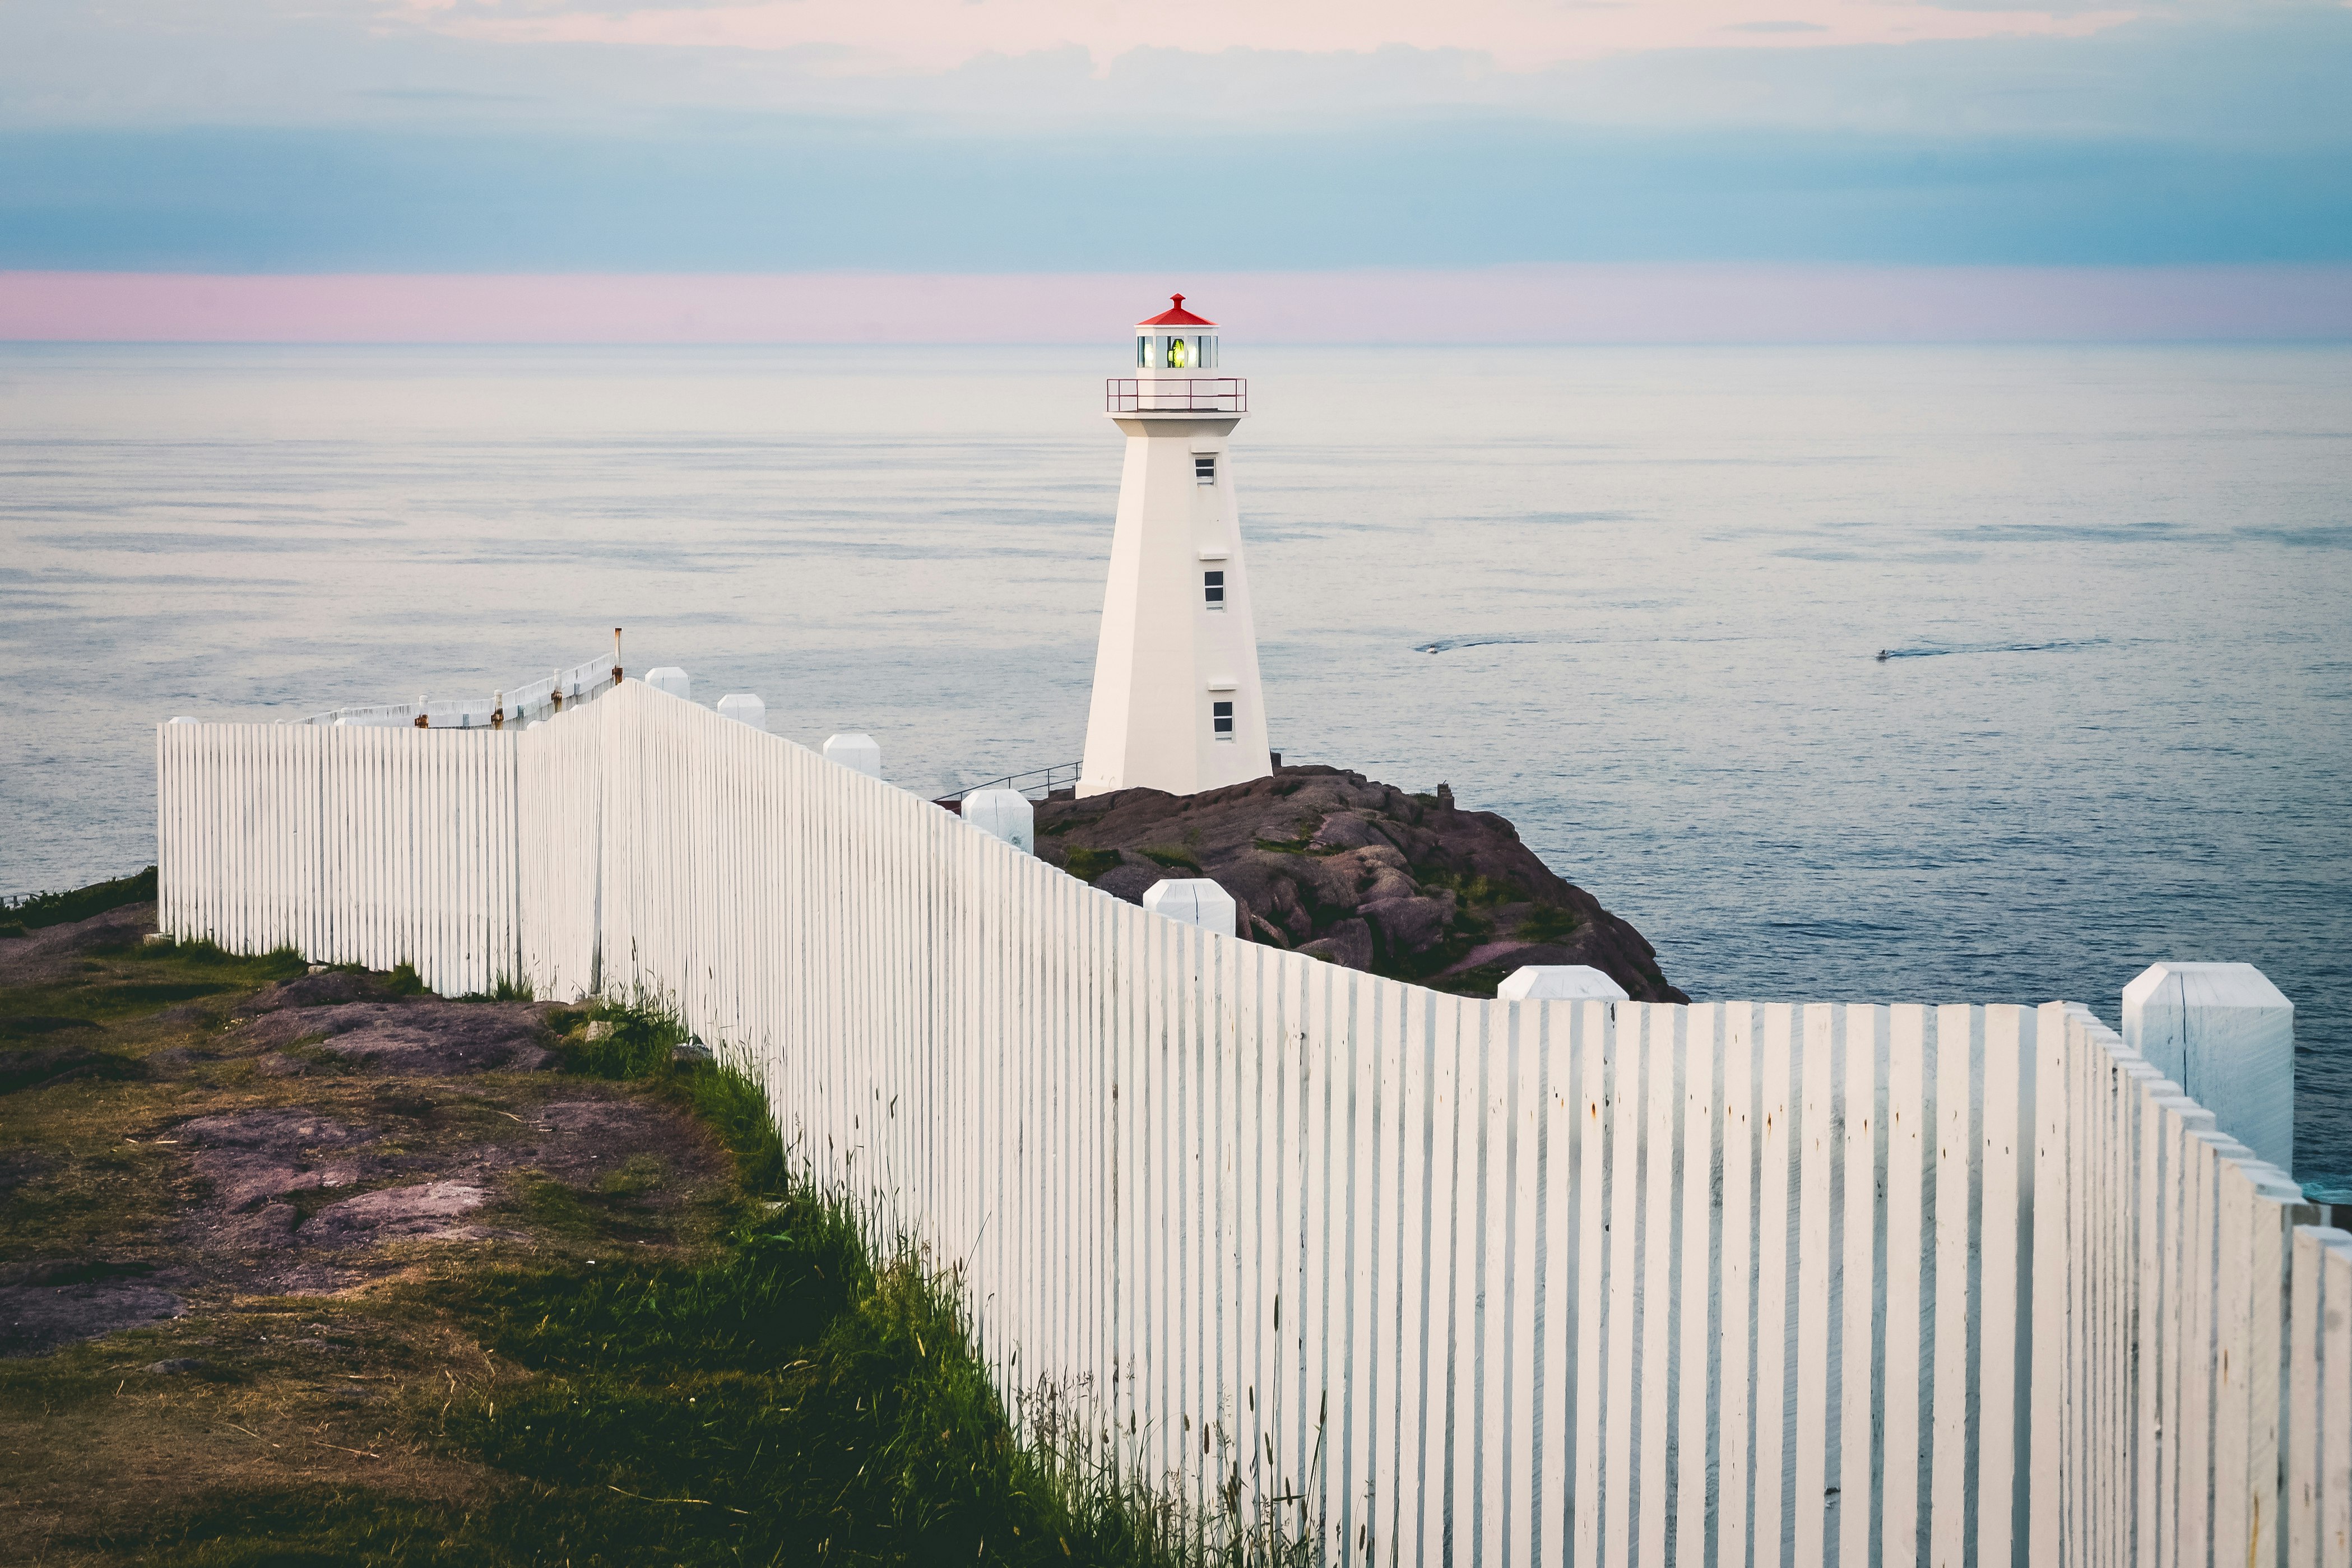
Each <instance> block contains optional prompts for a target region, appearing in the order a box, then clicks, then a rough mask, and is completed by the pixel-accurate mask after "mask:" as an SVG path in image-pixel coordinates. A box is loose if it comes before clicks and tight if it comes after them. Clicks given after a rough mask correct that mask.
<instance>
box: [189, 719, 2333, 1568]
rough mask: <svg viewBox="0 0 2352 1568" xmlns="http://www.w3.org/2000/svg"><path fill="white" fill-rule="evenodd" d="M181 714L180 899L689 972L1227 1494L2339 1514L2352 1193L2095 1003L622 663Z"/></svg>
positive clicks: (920, 1218) (1714, 1543) (670, 987)
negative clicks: (1440, 951) (1163, 878)
mask: <svg viewBox="0 0 2352 1568" xmlns="http://www.w3.org/2000/svg"><path fill="white" fill-rule="evenodd" d="M158 746H159V766H160V769H161V774H162V788H161V793H160V799H161V801H162V824H161V826H162V837H163V848H162V859H161V862H160V863H161V865H162V867H163V925H164V929H165V930H166V931H170V932H172V933H173V934H175V935H179V936H183V937H194V936H210V937H213V938H215V940H217V941H220V942H223V943H224V944H225V945H230V946H236V947H240V948H246V949H252V948H259V947H268V946H270V945H274V944H275V943H277V942H294V943H296V944H297V945H299V946H300V947H302V948H303V949H304V951H305V952H309V953H310V955H311V956H313V957H314V958H320V959H333V960H340V961H354V962H361V963H371V964H376V965H388V964H390V963H395V962H399V961H401V960H404V959H405V960H408V961H411V962H414V963H416V965H417V967H418V970H419V973H422V974H423V975H424V977H425V980H426V982H427V984H431V985H433V986H434V987H435V988H436V989H439V990H443V991H471V990H481V989H484V988H486V987H487V986H488V985H489V984H493V983H494V982H495V981H496V980H497V979H498V978H499V977H500V976H502V975H509V974H515V975H520V976H523V977H526V978H527V979H528V980H529V981H530V984H532V985H533V986H534V987H536V988H537V989H538V990H539V992H540V993H541V994H561V995H569V994H576V993H578V992H581V991H583V990H586V989H589V988H592V987H599V986H601V987H603V988H604V989H607V990H620V991H626V990H628V989H631V988H642V989H644V990H646V991H649V992H652V993H655V994H659V995H661V996H663V997H665V998H667V999H669V1000H670V1001H671V1002H673V1003H674V1004H675V1005H677V1008H678V1009H679V1010H680V1012H681V1013H682V1014H683V1015H684V1016H685V1017H686V1018H687V1020H688V1022H689V1023H690V1024H691V1026H693V1027H694V1028H695V1029H696V1030H697V1031H698V1032H699V1033H700V1034H701V1036H702V1037H703V1038H704V1039H705V1040H707V1041H709V1042H710V1043H711V1044H713V1046H714V1047H717V1048H718V1049H719V1051H720V1052H721V1053H722V1054H723V1056H724V1057H725V1058H726V1059H728V1060H730V1061H732V1062H735V1063H737V1064H740V1065H741V1066H742V1067H744V1068H746V1069H747V1070H749V1071H751V1072H752V1073H753V1074H755V1075H756V1076H757V1077H758V1078H759V1079H760V1080H761V1082H762V1083H763V1084H764V1085H765V1086H766V1088H767V1091H768V1094H769V1098H770V1102H771V1104H772V1107H773V1109H774V1111H775V1114H776V1117H777V1120H778V1122H779V1124H780V1126H781V1127H782V1129H783V1131H784V1134H785V1136H786V1138H787V1140H788V1141H789V1142H790V1143H791V1144H792V1146H793V1149H794V1150H795V1151H796V1152H797V1153H798V1154H799V1155H800V1156H801V1157H802V1158H803V1159H805V1160H806V1161H807V1162H808V1163H809V1166H810V1169H811V1171H812V1172H813V1173H814V1175H815V1176H816V1177H817V1178H818V1179H820V1180H821V1181H824V1182H825V1183H827V1184H830V1185H832V1186H835V1187H836V1188H837V1189H839V1190H842V1191H844V1192H845V1193H848V1194H852V1195H853V1196H854V1198H855V1199H856V1203H857V1204H858V1205H859V1207H860V1208H861V1210H862V1211H863V1212H864V1214H865V1215H866V1217H867V1219H868V1220H869V1222H870V1223H871V1224H873V1225H874V1226H877V1228H878V1229H879V1230H881V1231H882V1232H883V1233H884V1234H889V1233H892V1232H896V1231H899V1230H904V1231H905V1232H907V1233H908V1234H910V1235H912V1236H915V1237H919V1238H921V1239H922V1240H923V1241H924V1242H925V1243H927V1244H928V1245H929V1246H930V1247H932V1248H934V1249H935V1251H936V1254H937V1256H938V1257H939V1258H941V1259H942V1260H954V1261H957V1262H959V1263H960V1265H961V1268H963V1270H964V1280H965V1284H966V1287H967V1289H968V1291H969V1296H970V1301H971V1308H972V1310H973V1313H974V1317H975V1321H976V1323H977V1325H978V1327H979V1330H980V1331H981V1334H982V1341H983V1346H984V1350H985V1353H986V1354H987V1355H988V1357H989V1358H990V1360H991V1362H992V1365H993V1367H994V1368H995V1371H996V1374H997V1376H998V1379H999V1386H1000V1387H1003V1388H1004V1389H1006V1390H1008V1391H1009V1392H1013V1393H1016V1394H1017V1393H1019V1392H1021V1391H1026V1390H1034V1389H1035V1388H1037V1387H1038V1386H1039V1385H1040V1384H1041V1383H1042V1384H1048V1385H1050V1386H1052V1387H1053V1388H1054V1389H1055V1390H1056V1391H1058V1394H1059V1395H1060V1397H1061V1398H1062V1399H1063V1400H1064V1408H1065V1410H1066V1411H1073V1412H1076V1414H1077V1415H1078V1416H1079V1417H1080V1419H1081V1422H1082V1424H1083V1426H1084V1427H1085V1428H1086V1429H1087V1430H1091V1431H1093V1432H1095V1433H1096V1434H1097V1435H1098V1438H1099V1440H1100V1441H1101V1442H1103V1443H1105V1444H1107V1445H1108V1447H1109V1448H1110V1449H1111V1450H1112V1451H1113V1452H1114V1453H1115V1454H1116V1455H1117V1456H1118V1458H1119V1460H1120V1462H1121V1463H1122V1465H1123V1466H1125V1467H1126V1468H1128V1469H1129V1471H1130V1472H1131V1473H1135V1474H1139V1475H1141V1476H1143V1477H1145V1478H1147V1479H1151V1480H1152V1481H1154V1482H1155V1483H1157V1484H1160V1485H1164V1486H1165V1487H1167V1488H1169V1489H1171V1490H1173V1491H1176V1492H1178V1493H1180V1494H1181V1496H1182V1497H1183V1498H1184V1500H1186V1501H1187V1502H1188V1503H1189V1504H1190V1505H1191V1506H1192V1509H1193V1510H1195V1514H1196V1517H1197V1518H1199V1519H1201V1520H1202V1521H1223V1522H1222V1524H1221V1525H1219V1528H1230V1527H1231V1526H1232V1525H1233V1523H1234V1521H1235V1520H1236V1519H1239V1520H1241V1521H1276V1522H1278V1523H1279V1524H1280V1525H1281V1526H1282V1527H1283V1528H1284V1529H1286V1530H1287V1531H1291V1532H1293V1533H1298V1534H1305V1535H1308V1536H1311V1537H1313V1538H1314V1539H1316V1540H1318V1542H1321V1544H1322V1547H1323V1552H1324V1555H1325V1556H1326V1557H1327V1558H1328V1560H1330V1561H1332V1562H1339V1561H1350V1562H1380V1563H1444V1562H1455V1563H1560V1562H1573V1563H1669V1562H1679V1563H1693V1564H1697V1563H1708V1564H1717V1565H1728V1564H1741V1565H1747V1564H1751V1563H1754V1564H1767V1563H1795V1564H1811V1563H1828V1562H1832V1561H1835V1562H1837V1563H1842V1564H1857V1563H1928V1562H1933V1563H1962V1562H1979V1563H2000V1562H2013V1563H2025V1562H2028V1561H2031V1562H2032V1563H2093V1562H2099V1563H2106V1562H2132V1561H2148V1562H2159V1561H2160V1562H2163V1563H2231V1564H2235V1563H2240V1562H2245V1561H2254V1562H2259V1563H2263V1564H2265V1565H2268V1564H2273V1563H2294V1564H2297V1565H2298V1568H2300V1565H2304V1564H2319V1563H2330V1564H2347V1563H2352V1516H2347V1508H2352V1470H2347V1447H2352V1438H2347V1436H2346V1434H2347V1433H2352V1237H2344V1236H2343V1235H2342V1234H2341V1233H2338V1232H2333V1231H2323V1230H2318V1229H2315V1228H2298V1227H2299V1226H2304V1225H2305V1222H2306V1221H2308V1220H2309V1219H2311V1218H2314V1217H2315V1214H2314V1212H2313V1211H2311V1210H2309V1209H2307V1208H2306V1207H2305V1206H2304V1205H2302V1204H2301V1203H2300V1199H2299V1195H2298V1194H2294V1193H2293V1192H2292V1189H2291V1186H2289V1185H2286V1184H2284V1178H2283V1177H2282V1176H2280V1175H2279V1173H2275V1172H2273V1171H2271V1170H2270V1169H2269V1168H2268V1167H2263V1166H2261V1165H2260V1164H2259V1163H2258V1162H2253V1161H2252V1160H2251V1159H2250V1157H2248V1156H2247V1155H2246V1154H2245V1153H2244V1152H2243V1151H2242V1149H2240V1148H2238V1147H2237V1146H2235V1145H2233V1144H2231V1143H2230V1142H2228V1141H2227V1140H2226V1139H2224V1138H2222V1137H2221V1135H2220V1134H2219V1133H2218V1132H2216V1131H2214V1130H2213V1129H2212V1128H2211V1127H2210V1115H2207V1114H2206V1113H2204V1112H2202V1111H2200V1110H2198V1108H2196V1107H2195V1106H2194V1105H2193V1104H2191V1103H2189V1102H2188V1101H2187V1100H2185V1099H2184V1098H2183V1097H2181V1096H2179V1094H2178V1093H2177V1092H2174V1091H2172V1089H2171V1086H2169V1085H2168V1084H2166V1083H2163V1082H2162V1081H2160V1080H2158V1079H2154V1078H2153V1076H2152V1073H2151V1072H2150V1071H2148V1070H2147V1069H2146V1068H2145V1064H2139V1063H2138V1062H2137V1058H2135V1057H2132V1056H2131V1055H2130V1053H2129V1052H2127V1051H2126V1050H2124V1049H2123V1047H2122V1044H2121V1042H2120V1040H2118V1039H2117V1038H2116V1037H2115V1036H2114V1035H2113V1034H2112V1033H2111V1032H2110V1031H2107V1030H2105V1028H2104V1027H2103V1026H2099V1025H2097V1024H2096V1023H2095V1022H2094V1021H2093V1020H2091V1019H2090V1018H2089V1016H2087V1015H2086V1014H2084V1013H2083V1012H2082V1011H2081V1010H2080V1009H2078V1008H2070V1007H2068V1006H2066V1005H2060V1004H2053V1005H2049V1006H2045V1007H2042V1008H2041V1009H2039V1010H2035V1009H2030V1008H2020V1007H2009V1006H1976V1005H1962V1006H1939V1007H1927V1006H1916V1005H1863V1004H1835V1005H1791V1004H1760V1005H1759V1004H1746V1003H1740V1004H1709V1005H1690V1006H1664V1005H1639V1004H1632V1003H1618V1004H1614V1005H1611V1004H1606V1003H1601V1002H1517V1003H1513V1002H1503V1001H1478V1000H1468V999H1464V998H1459V997H1454V996H1448V995H1443V994H1437V993H1433V992H1430V991H1426V990H1423V989H1420V988H1418V987H1415V986H1411V985H1407V984H1401V983H1398V982H1393V981H1389V980H1383V979H1380V978H1377V977H1374V976H1371V975H1367V974H1362V973H1357V972H1354V971H1351V970H1347V969H1343V968H1339V967H1336V966H1333V965H1329V964H1326V963H1318V962H1317V961H1315V960H1313V959H1310V958H1307V957H1303V956H1301V955H1299V954H1297V953H1292V952H1282V951H1278V950H1276V949H1273V948H1269V947H1265V946H1261V945H1257V944H1255V943H1249V942H1241V941H1239V940H1236V939H1234V938H1229V937H1225V936H1221V935H1216V934H1213V933H1209V932H1204V931H1200V930H1198V929H1197V928H1194V927H1192V926H1188V925H1183V924H1180V923H1178V922H1175V921H1168V920H1164V919H1161V918H1160V917H1159V916H1157V915H1154V914H1151V913H1149V912H1147V911H1146V910H1141V909H1139V908H1138V907H1136V906H1134V905H1131V904H1127V903H1124V902H1121V901H1120V900H1117V899H1114V898H1111V897H1109V896H1108V895H1106V894H1103V893H1100V892H1097V890H1095V889H1092V888H1089V887H1087V885H1085V884H1084V883H1082V882H1079V881H1077V880H1076V879H1072V878H1069V877H1067V876H1065V875H1063V874H1062V873H1061V872H1060V871H1058V870H1057V869H1055V868H1053V867H1051V866H1048V865H1046V864H1045V863H1043V862H1041V861H1038V860H1036V859H1034V858H1031V857H1029V856H1026V855H1024V854H1021V853H1019V852H1018V851H1016V850H1015V849H1013V847H1009V846H1007V845H1005V844H1003V843H1002V842H1000V841H998V840H997V839H995V838H993V837H990V836H989V835H987V834H984V833H982V832H980V831H979V830H977V829H976V828H973V827H971V826H968V825H966V824H964V823H962V822H961V821H960V820H959V819H957V818H956V817H955V816H952V815H950V813H947V812H944V811H941V810H940V809H938V808H937V807H936V806H935V805H932V804H931V803H929V802H927V801H924V800H920V799H918V798H916V797H915V796H912V795H908V794H906V793H904V792H902V791H899V790H898V789H895V788H892V787H891V786H889V785H887V784H883V783H881V782H880V781H878V780H876V779H872V778H869V777H866V776H864V775H862V774H859V773H853V772H851V771H850V770H848V769H846V768H843V767H839V766H835V765H834V764H832V763H827V762H825V761H824V759H823V758H821V757H819V756H817V755H815V754H814V753H813V752H808V751H806V750H804V749H803V748H801V747H798V746H795V745H793V744H792V743H791V742H787V741H785V740H783V739H782V738H780V737H776V736H772V735H769V734H766V733H764V732H761V731H755V730H753V729H751V728H749V727H747V726H745V725H741V724H737V723H733V722H730V721H727V720H724V719H721V718H719V716H718V715H716V714H714V713H711V712H709V710H703V709H698V708H696V707H693V706H692V705H690V704H688V703H685V702H682V701H679V700H675V699H673V698H670V697H668V696H666V695H664V694H662V693H660V692H656V691H653V690H650V689H646V688H645V687H644V686H643V685H641V684H640V683H637V682H635V681H631V682H625V683H624V684H623V685H622V687H621V688H620V689H618V690H617V691H615V692H614V694H613V695H612V696H611V697H609V698H607V699H605V700H601V701H598V702H594V703H591V704H587V705H585V706H583V707H580V708H578V709H576V710H567V711H565V712H564V713H562V715H561V716H560V717H557V718H555V719H552V720H551V721H549V722H548V723H546V724H544V725H541V726H538V727H536V728H534V729H532V730H530V731H529V732H528V733H520V734H519V733H517V732H516V731H512V730H508V731H500V732H497V733H489V732H485V731H473V732H466V731H457V732H447V731H424V732H417V731H352V730H349V729H345V730H294V729H275V728H269V727H257V726H210V725H197V726H190V725H173V726H165V727H163V728H161V729H160V730H159V739H158ZM2159 1433H2160V1434H2161V1436H2156V1435H2154V1434H2159ZM2209 1497H2210V1507H2209V1505H2208V1501H2207V1500H2208V1499H2209Z"/></svg>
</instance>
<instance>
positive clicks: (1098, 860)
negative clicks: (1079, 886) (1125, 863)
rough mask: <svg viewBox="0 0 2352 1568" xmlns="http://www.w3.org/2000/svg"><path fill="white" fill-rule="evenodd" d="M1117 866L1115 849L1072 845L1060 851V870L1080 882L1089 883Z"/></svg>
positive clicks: (1116, 851)
mask: <svg viewBox="0 0 2352 1568" xmlns="http://www.w3.org/2000/svg"><path fill="white" fill-rule="evenodd" d="M1116 865H1118V850H1116V849H1089V848H1087V847H1086V846H1085V845H1083V844H1073V845H1072V846H1070V847H1068V848H1067V849H1065V850H1063V851H1062V869H1063V870H1065V871H1067V872H1068V873H1069V874H1070V875H1071V876H1073V877H1076V879H1078V880H1079V881H1081V882H1091V881H1093V880H1094V879H1096V878H1097V877H1099V876H1101V875H1102V874H1103V873H1104V872H1105V871H1108V870H1109V869H1110V868H1112V867H1114V866H1116Z"/></svg>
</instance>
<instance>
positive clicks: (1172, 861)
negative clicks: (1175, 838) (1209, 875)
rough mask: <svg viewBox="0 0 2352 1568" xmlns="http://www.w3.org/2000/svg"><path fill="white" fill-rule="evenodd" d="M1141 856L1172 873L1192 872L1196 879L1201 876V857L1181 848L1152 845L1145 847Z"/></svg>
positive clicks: (1168, 845) (1170, 845)
mask: <svg viewBox="0 0 2352 1568" xmlns="http://www.w3.org/2000/svg"><path fill="white" fill-rule="evenodd" d="M1141 854H1142V856H1143V858H1145V859H1147V860H1150V861H1152V862H1154V863H1156V864H1158V865H1161V866H1165V867H1167V868H1169V869H1170V870H1171V871H1190V872H1192V874H1193V875H1194V876H1196V877H1197V876H1199V875H1200V874H1201V860H1200V857H1199V856H1197V855H1195V854H1193V853H1192V851H1191V850H1190V849H1186V848H1183V847H1180V846H1177V845H1173V844H1155V845H1150V846H1148V847H1145V848H1144V849H1143V850H1142V851H1141Z"/></svg>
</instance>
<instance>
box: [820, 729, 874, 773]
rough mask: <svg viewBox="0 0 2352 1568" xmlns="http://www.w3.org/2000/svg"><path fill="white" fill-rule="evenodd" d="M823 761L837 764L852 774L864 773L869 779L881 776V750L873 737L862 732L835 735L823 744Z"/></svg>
mask: <svg viewBox="0 0 2352 1568" xmlns="http://www.w3.org/2000/svg"><path fill="white" fill-rule="evenodd" d="M824 760H825V761H826V762H828V763H840V764H841V765H842V766H843V767H845V768H847V769H848V770H849V771H850V772H852V773H864V774H865V775H866V777H867V778H869V779H878V778H880V777H881V776H882V748H881V747H879V746H877V745H876V744H875V743H874V737H873V736H871V735H868V734H865V733H863V732H859V733H855V734H848V735H835V736H832V737H830V738H828V739H827V740H826V742H825V743H824Z"/></svg>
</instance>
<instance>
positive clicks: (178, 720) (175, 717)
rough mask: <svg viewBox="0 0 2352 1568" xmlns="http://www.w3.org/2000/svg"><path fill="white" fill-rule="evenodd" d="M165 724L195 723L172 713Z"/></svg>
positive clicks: (184, 715) (339, 720) (180, 714)
mask: <svg viewBox="0 0 2352 1568" xmlns="http://www.w3.org/2000/svg"><path fill="white" fill-rule="evenodd" d="M165 722H167V723H172V724H193V723H194V722H195V721H194V719H191V718H189V717H188V716H187V715H186V714H185V713H174V714H173V715H172V717H171V718H170V719H169V720H167V721H165ZM335 722H336V723H338V724H340V723H341V722H342V721H341V719H338V720H336V721H335Z"/></svg>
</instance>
